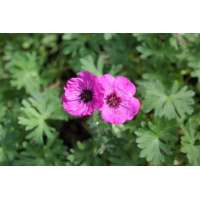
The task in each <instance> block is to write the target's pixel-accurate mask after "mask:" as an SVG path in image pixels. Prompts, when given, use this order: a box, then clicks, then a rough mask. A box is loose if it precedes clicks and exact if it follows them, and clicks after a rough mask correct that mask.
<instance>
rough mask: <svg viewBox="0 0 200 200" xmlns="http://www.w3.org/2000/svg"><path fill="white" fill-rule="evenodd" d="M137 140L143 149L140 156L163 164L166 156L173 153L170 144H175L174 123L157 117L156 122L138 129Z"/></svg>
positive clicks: (156, 163) (157, 163)
mask: <svg viewBox="0 0 200 200" xmlns="http://www.w3.org/2000/svg"><path fill="white" fill-rule="evenodd" d="M135 133H136V135H137V139H136V142H137V144H138V147H139V148H140V149H141V152H140V157H142V158H146V160H147V161H148V162H150V163H151V164H153V165H161V164H163V163H164V162H165V159H166V156H169V155H171V154H172V150H171V148H170V146H173V145H174V141H175V138H174V135H173V134H175V128H174V126H173V124H171V123H169V122H168V121H164V120H163V119H157V120H155V122H154V123H152V122H148V125H147V126H145V127H142V128H140V129H138V130H137V131H136V132H135Z"/></svg>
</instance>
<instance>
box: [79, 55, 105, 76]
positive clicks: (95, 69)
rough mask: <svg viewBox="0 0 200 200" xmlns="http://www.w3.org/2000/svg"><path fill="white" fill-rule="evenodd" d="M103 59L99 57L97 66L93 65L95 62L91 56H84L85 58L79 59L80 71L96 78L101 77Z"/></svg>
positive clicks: (102, 56)
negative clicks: (87, 72)
mask: <svg viewBox="0 0 200 200" xmlns="http://www.w3.org/2000/svg"><path fill="white" fill-rule="evenodd" d="M105 59H106V57H105V56H104V55H100V56H99V58H98V60H97V64H95V61H94V59H93V57H92V56H86V57H85V58H81V59H80V62H81V69H82V70H85V71H89V72H91V73H93V74H95V75H97V76H99V75H102V74H103V67H104V61H105Z"/></svg>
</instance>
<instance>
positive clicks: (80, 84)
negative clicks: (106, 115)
mask: <svg viewBox="0 0 200 200" xmlns="http://www.w3.org/2000/svg"><path fill="white" fill-rule="evenodd" d="M64 90H65V92H64V95H63V98H62V100H63V107H64V110H65V111H66V112H68V113H69V114H71V115H73V116H79V117H83V116H88V115H91V114H92V113H93V112H94V111H95V110H96V109H99V108H100V107H101V106H102V104H103V93H104V90H103V88H102V86H101V84H100V83H99V82H98V79H97V77H96V76H95V75H93V74H91V73H90V72H87V71H83V72H81V73H80V74H79V76H78V77H76V78H71V79H70V80H69V81H68V82H67V83H66V85H65V87H64Z"/></svg>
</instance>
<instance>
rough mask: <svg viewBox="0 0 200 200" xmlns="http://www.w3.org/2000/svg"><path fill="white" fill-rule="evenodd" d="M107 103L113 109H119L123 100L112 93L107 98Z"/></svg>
mask: <svg viewBox="0 0 200 200" xmlns="http://www.w3.org/2000/svg"><path fill="white" fill-rule="evenodd" d="M106 103H107V104H108V105H109V106H110V107H111V108H117V107H119V105H120V103H121V98H120V97H118V96H117V95H116V93H114V92H113V93H111V94H110V95H108V96H107V97H106Z"/></svg>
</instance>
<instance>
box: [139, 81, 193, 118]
mask: <svg viewBox="0 0 200 200" xmlns="http://www.w3.org/2000/svg"><path fill="white" fill-rule="evenodd" d="M141 85H142V86H143V87H144V90H145V99H144V110H145V112H150V111H152V110H154V111H155V116H159V117H165V118H167V119H175V118H176V117H177V115H178V116H180V117H181V118H184V117H185V116H186V115H190V114H192V112H193V107H192V106H193V104H194V100H193V96H194V92H193V91H191V90H188V88H187V87H186V86H184V87H182V88H180V87H179V86H178V84H177V82H174V83H173V85H172V87H171V88H167V87H166V86H165V85H163V84H162V83H161V82H160V81H158V80H155V81H143V82H142V83H141Z"/></svg>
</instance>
